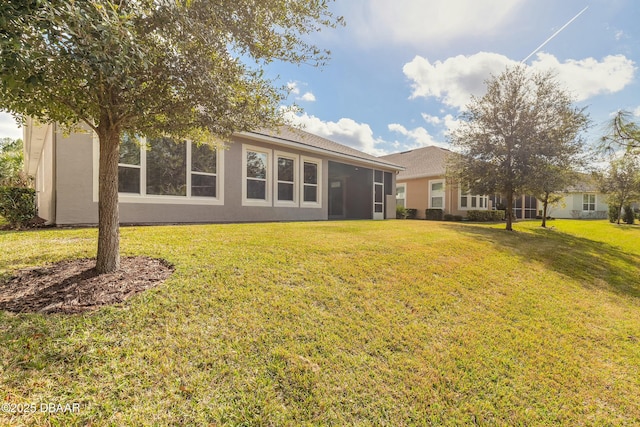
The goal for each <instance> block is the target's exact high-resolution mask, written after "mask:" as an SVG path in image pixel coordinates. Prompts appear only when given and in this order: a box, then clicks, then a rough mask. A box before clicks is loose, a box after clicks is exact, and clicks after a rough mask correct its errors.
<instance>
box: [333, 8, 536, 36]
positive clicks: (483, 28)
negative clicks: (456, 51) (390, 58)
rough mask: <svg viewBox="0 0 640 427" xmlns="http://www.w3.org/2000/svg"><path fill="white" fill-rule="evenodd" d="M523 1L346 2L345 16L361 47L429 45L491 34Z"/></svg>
mask: <svg viewBox="0 0 640 427" xmlns="http://www.w3.org/2000/svg"><path fill="white" fill-rule="evenodd" d="M525 2H526V1H525V0H510V1H508V2H505V1H504V0H483V1H477V0H456V1H451V0H430V1H429V2H425V1H424V0H395V1H392V2H391V1H389V0H349V2H346V4H345V5H343V6H342V9H341V10H340V13H343V14H345V15H346V17H347V20H348V22H349V26H350V27H351V28H355V31H356V32H357V34H358V38H359V40H360V41H361V42H362V43H366V44H373V43H380V42H384V43H387V42H389V41H391V42H394V43H405V44H412V45H415V44H423V43H431V42H433V40H434V39H437V40H438V41H440V42H447V41H450V40H456V39H458V40H459V39H464V38H469V37H480V36H487V35H492V34H495V33H496V32H497V31H498V30H499V28H500V27H501V26H502V25H503V24H505V23H509V22H510V21H511V20H512V17H513V16H514V14H515V13H516V11H517V10H518V9H519V7H520V6H521V5H522V4H524V3H525Z"/></svg>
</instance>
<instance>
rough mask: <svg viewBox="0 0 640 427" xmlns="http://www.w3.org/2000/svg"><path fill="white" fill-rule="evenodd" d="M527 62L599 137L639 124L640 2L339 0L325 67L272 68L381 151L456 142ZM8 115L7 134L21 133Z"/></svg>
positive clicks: (349, 132)
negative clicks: (470, 114) (496, 87)
mask: <svg viewBox="0 0 640 427" xmlns="http://www.w3.org/2000/svg"><path fill="white" fill-rule="evenodd" d="M585 7H588V8H587V10H586V11H584V12H583V13H582V14H581V15H580V16H578V17H577V18H576V19H575V20H574V21H573V22H572V23H571V24H569V25H568V26H567V27H566V28H564V29H563V30H562V31H561V32H560V33H558V34H557V35H556V36H555V37H554V38H553V39H551V40H550V41H549V42H548V43H547V44H546V45H545V46H544V47H543V48H542V49H541V50H540V51H538V52H537V53H536V54H535V55H533V56H532V57H531V58H529V59H528V60H527V61H526V64H527V65H528V66H529V67H532V68H535V69H540V70H547V69H552V70H554V71H555V72H556V73H557V75H558V80H559V81H560V82H561V84H563V85H564V86H565V87H566V88H567V89H568V90H569V91H570V92H571V93H572V94H573V95H574V97H575V99H576V104H577V105H579V106H587V107H588V109H587V111H588V113H589V114H590V116H591V119H592V121H593V123H594V126H593V128H592V129H591V131H590V133H589V138H590V139H592V140H593V139H596V138H597V136H598V135H599V134H600V133H601V132H602V124H603V123H605V122H606V121H607V119H608V118H609V117H610V115H611V114H612V113H614V112H615V111H617V110H619V109H627V110H630V111H633V112H635V113H636V115H637V116H638V118H639V120H640V96H639V95H640V84H639V82H638V69H637V68H638V66H639V65H638V64H640V27H639V26H638V25H637V20H638V18H640V2H638V1H637V0H563V1H557V0H429V1H425V0H339V1H338V2H337V4H334V5H332V9H333V10H334V12H335V13H336V14H338V15H342V16H344V18H345V20H346V23H347V25H346V26H345V27H343V28H337V29H335V30H325V31H323V32H321V33H318V34H316V35H314V36H313V39H312V41H313V42H314V43H316V44H317V45H319V46H320V47H322V48H326V49H330V50H331V52H332V58H331V60H330V62H329V63H328V64H327V65H326V66H325V67H323V68H314V67H311V66H308V65H301V66H293V65H288V64H272V65H270V66H269V69H268V72H269V75H271V76H278V78H279V80H278V83H279V84H282V85H288V86H289V87H290V89H291V94H290V97H289V101H290V102H291V103H293V102H295V103H297V104H298V105H300V106H301V107H302V108H303V109H304V112H303V113H299V114H293V113H291V114H289V118H290V119H291V120H292V121H293V122H294V123H297V124H301V125H303V126H304V128H305V129H306V130H307V131H309V132H313V133H316V134H318V135H321V136H324V137H327V138H330V139H333V140H335V141H337V142H341V143H344V144H347V145H350V146H352V147H354V148H358V149H361V150H363V151H366V152H368V153H371V154H376V155H379V154H387V153H392V152H397V151H405V150H408V149H413V148H417V147H421V146H426V145H439V146H444V147H446V146H447V142H446V141H447V139H446V135H447V132H448V130H449V129H451V128H453V127H455V126H457V124H458V117H459V114H460V112H461V111H463V110H464V106H465V105H466V104H467V103H468V101H469V99H470V96H471V94H474V95H476V96H481V95H482V94H483V92H484V81H485V80H486V79H487V78H488V77H489V76H490V74H491V73H493V74H499V73H500V72H502V71H503V70H504V69H505V67H506V66H507V65H510V64H516V63H518V62H520V61H521V60H523V59H524V58H526V57H527V56H528V55H529V54H531V53H532V52H533V51H534V50H535V49H536V48H537V47H538V46H540V45H541V44H542V43H543V42H545V41H546V40H547V39H548V38H549V37H551V36H552V35H553V34H554V33H555V32H556V31H558V30H559V29H561V28H562V27H563V26H564V25H565V24H567V22H569V21H570V20H571V19H572V18H573V17H575V16H576V15H577V14H578V13H579V12H580V11H582V10H583V9H584V8H585ZM20 135H21V133H20V131H19V130H18V129H17V128H16V127H15V124H13V122H12V121H11V120H10V118H9V117H8V116H7V115H4V114H3V115H0V137H4V136H11V137H19V136H20Z"/></svg>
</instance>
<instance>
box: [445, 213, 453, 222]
mask: <svg viewBox="0 0 640 427" xmlns="http://www.w3.org/2000/svg"><path fill="white" fill-rule="evenodd" d="M444 220H445V221H453V215H452V214H444Z"/></svg>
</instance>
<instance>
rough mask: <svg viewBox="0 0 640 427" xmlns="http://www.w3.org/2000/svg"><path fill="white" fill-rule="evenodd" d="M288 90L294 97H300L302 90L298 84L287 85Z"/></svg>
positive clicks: (290, 83)
mask: <svg viewBox="0 0 640 427" xmlns="http://www.w3.org/2000/svg"><path fill="white" fill-rule="evenodd" d="M287 89H289V93H292V94H294V95H300V88H299V87H298V82H289V83H287Z"/></svg>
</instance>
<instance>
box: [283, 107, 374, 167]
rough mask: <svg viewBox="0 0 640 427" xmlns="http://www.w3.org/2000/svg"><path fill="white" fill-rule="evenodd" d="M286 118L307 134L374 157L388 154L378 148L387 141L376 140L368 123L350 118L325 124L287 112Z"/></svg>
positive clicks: (304, 114)
mask: <svg viewBox="0 0 640 427" xmlns="http://www.w3.org/2000/svg"><path fill="white" fill-rule="evenodd" d="M285 118H286V119H287V120H288V121H289V122H290V123H292V124H294V125H299V126H302V128H303V129H304V130H305V131H307V132H310V133H313V134H315V135H318V136H322V137H324V138H327V139H330V140H332V141H335V142H339V143H341V144H344V145H347V146H349V147H352V148H355V149H356V150H360V151H364V152H365V153H368V154H371V155H374V156H381V155H384V154H387V152H386V151H385V150H384V149H381V148H379V147H378V146H379V145H381V144H384V143H385V141H383V140H382V139H380V138H375V137H374V136H373V130H371V127H370V126H369V125H368V124H366V123H358V122H356V121H355V120H353V119H349V118H341V119H340V120H338V121H337V122H331V121H328V122H325V121H323V120H321V119H319V118H318V117H315V116H310V115H308V114H307V113H303V114H302V115H298V114H295V113H294V112H286V113H285Z"/></svg>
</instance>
